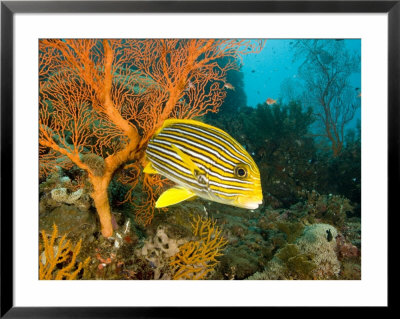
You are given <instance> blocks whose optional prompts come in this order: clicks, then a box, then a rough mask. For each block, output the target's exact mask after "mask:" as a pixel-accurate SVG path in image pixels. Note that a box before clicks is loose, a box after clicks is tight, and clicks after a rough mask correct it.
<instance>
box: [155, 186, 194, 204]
mask: <svg viewBox="0 0 400 319" xmlns="http://www.w3.org/2000/svg"><path fill="white" fill-rule="evenodd" d="M194 196H196V194H195V193H193V192H191V191H190V190H188V189H186V188H183V187H173V188H170V189H168V190H166V191H165V192H164V193H162V194H161V196H160V197H159V198H158V200H157V202H156V206H155V207H156V208H162V207H167V206H171V205H174V204H177V203H180V202H183V201H185V200H187V199H189V198H192V197H194Z"/></svg>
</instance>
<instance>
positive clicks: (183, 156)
mask: <svg viewBox="0 0 400 319" xmlns="http://www.w3.org/2000/svg"><path fill="white" fill-rule="evenodd" d="M171 147H172V149H173V150H174V151H175V152H176V153H178V155H179V156H180V157H181V159H182V161H183V162H184V163H185V164H186V166H187V168H189V169H190V171H191V172H192V174H193V176H196V173H195V171H197V172H201V170H200V169H199V168H198V167H197V165H196V164H195V163H193V161H192V160H191V158H190V157H189V156H188V155H186V154H185V153H183V152H182V151H181V150H180V149H179V148H178V147H176V146H175V145H174V144H171Z"/></svg>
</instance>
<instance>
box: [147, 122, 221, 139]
mask: <svg viewBox="0 0 400 319" xmlns="http://www.w3.org/2000/svg"><path fill="white" fill-rule="evenodd" d="M174 124H189V125H196V126H200V127H204V128H210V129H213V130H214V131H218V132H220V133H222V134H224V135H227V133H226V132H225V131H223V130H221V129H220V128H218V127H215V126H212V125H209V124H206V123H203V122H200V121H196V120H186V119H173V118H171V119H167V120H165V121H164V123H163V124H162V126H161V127H160V128H159V129H158V130H157V131H156V132H155V133H154V135H158V133H160V132H161V131H162V130H163V129H164V128H165V127H167V126H171V125H174Z"/></svg>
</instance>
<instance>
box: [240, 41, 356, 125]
mask: <svg viewBox="0 0 400 319" xmlns="http://www.w3.org/2000/svg"><path fill="white" fill-rule="evenodd" d="M296 41H297V40H296V39H270V40H267V43H266V45H265V47H264V49H263V50H262V51H261V52H260V53H259V54H249V55H246V56H244V57H243V67H242V72H243V73H244V89H245V93H246V96H247V104H248V105H249V106H253V107H255V106H257V104H262V103H264V102H265V100H266V99H267V98H272V99H276V100H280V101H282V102H284V103H287V102H289V98H288V97H287V96H285V94H284V93H283V92H282V91H281V85H282V83H283V82H284V81H286V80H287V79H291V82H292V83H298V84H300V85H298V86H297V88H298V89H297V92H296V93H297V94H301V91H300V90H301V82H302V81H301V79H300V78H299V75H298V68H299V66H300V64H301V63H302V62H303V60H304V59H303V60H301V59H297V60H296V59H294V50H293V48H292V45H293V44H294V43H295V42H296ZM326 41H335V40H326ZM343 41H344V42H345V46H346V48H347V49H348V50H350V51H352V52H355V53H357V54H359V55H360V56H361V40H360V39H346V40H343ZM360 70H361V68H360ZM349 80H350V83H351V85H352V86H354V87H355V88H361V72H357V73H353V74H352V75H351V76H350V79H349ZM360 118H361V109H358V111H357V113H356V115H355V118H354V119H353V121H352V122H351V124H350V125H349V126H350V127H351V126H353V125H355V123H357V119H360Z"/></svg>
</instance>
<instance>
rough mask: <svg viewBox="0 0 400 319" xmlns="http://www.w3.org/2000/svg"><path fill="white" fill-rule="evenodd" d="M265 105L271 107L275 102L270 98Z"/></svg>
mask: <svg viewBox="0 0 400 319" xmlns="http://www.w3.org/2000/svg"><path fill="white" fill-rule="evenodd" d="M265 103H267V104H268V105H272V104H275V103H276V100H274V99H271V98H270V97H269V98H268V99H267V100H266V101H265Z"/></svg>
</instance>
